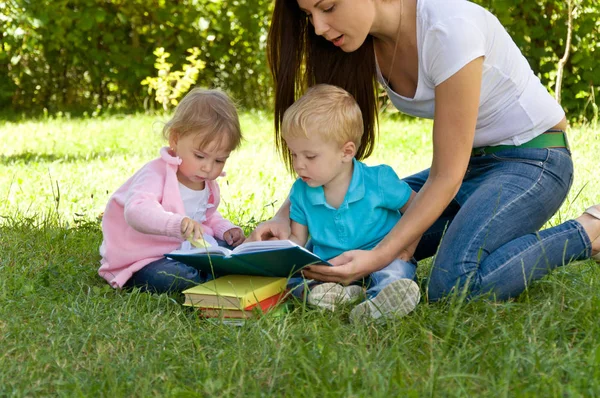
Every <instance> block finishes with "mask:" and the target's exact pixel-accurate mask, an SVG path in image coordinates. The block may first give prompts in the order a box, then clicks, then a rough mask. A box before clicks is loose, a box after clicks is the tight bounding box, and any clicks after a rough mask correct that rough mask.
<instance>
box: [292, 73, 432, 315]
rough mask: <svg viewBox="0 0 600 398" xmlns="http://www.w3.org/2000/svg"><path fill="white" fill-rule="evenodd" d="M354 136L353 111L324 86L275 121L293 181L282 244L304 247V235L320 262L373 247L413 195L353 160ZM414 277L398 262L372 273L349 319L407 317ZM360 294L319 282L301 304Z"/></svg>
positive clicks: (380, 169) (357, 126) (415, 297)
mask: <svg viewBox="0 0 600 398" xmlns="http://www.w3.org/2000/svg"><path fill="white" fill-rule="evenodd" d="M362 134H363V119H362V114H361V111H360V108H359V106H358V104H357V103H356V101H355V100H354V98H353V97H352V96H351V95H350V94H349V93H348V92H346V91H344V90H343V89H341V88H338V87H335V86H331V85H325V84H322V85H316V86H314V87H311V88H310V89H309V90H308V91H307V92H306V94H305V95H304V96H302V97H301V98H300V99H299V100H298V101H296V102H295V103H294V104H293V105H292V106H290V107H289V108H288V109H287V111H286V112H285V114H284V117H283V121H282V138H283V140H284V141H285V148H286V149H287V150H288V151H289V152H288V154H287V155H289V156H291V160H292V165H293V168H294V171H295V172H296V173H297V174H298V177H299V178H298V179H297V180H296V182H295V183H294V185H293V187H292V190H291V193H290V202H291V208H290V218H291V231H292V235H291V237H290V239H291V240H292V241H294V242H296V243H298V244H300V245H305V244H306V243H307V240H308V237H309V236H310V239H311V243H312V246H313V251H314V253H315V254H317V255H319V256H320V257H321V258H323V259H325V260H329V259H331V258H333V257H336V256H338V255H340V254H342V253H343V252H345V251H348V250H355V249H360V250H370V249H372V248H373V247H375V246H376V245H377V244H378V243H379V242H380V241H381V240H382V239H383V238H384V237H385V236H386V235H387V233H388V232H389V231H390V230H391V229H392V228H393V227H394V225H395V224H396V223H397V222H398V220H399V219H400V216H401V212H403V211H404V210H405V209H406V208H408V206H409V205H410V203H411V200H412V198H413V196H414V195H415V193H414V192H413V191H412V190H411V188H410V187H409V186H408V184H406V183H405V182H404V181H402V180H400V179H399V178H398V176H397V175H396V173H395V172H394V171H393V170H392V168H391V167H389V166H386V165H380V166H373V167H369V166H367V165H365V164H364V163H361V162H359V161H357V160H356V159H355V158H354V156H355V155H356V152H357V149H358V148H359V146H360V142H361V137H362ZM415 244H416V242H415ZM415 272H416V263H412V262H406V261H402V260H400V259H396V260H394V261H393V262H392V263H391V264H389V265H388V266H387V267H385V268H383V269H381V270H379V271H376V272H373V273H372V274H371V275H370V276H369V278H368V279H369V280H368V281H367V291H366V296H367V299H366V300H365V301H363V302H362V303H360V304H358V305H357V306H356V307H354V308H353V309H352V311H351V313H350V318H351V320H354V321H356V320H359V319H363V318H366V319H376V318H380V317H389V316H403V315H406V314H407V313H409V312H411V311H412V310H413V309H414V308H415V307H416V305H417V303H418V302H419V299H420V292H419V287H418V286H417V284H416V283H415V282H414V280H413V279H414V277H415ZM362 292H363V289H362V287H360V286H356V285H350V286H345V287H344V286H342V285H339V284H336V283H323V284H319V285H317V286H315V287H313V288H312V289H311V290H310V292H309V294H308V302H309V303H310V304H313V305H317V306H320V307H323V308H327V309H330V310H334V309H335V307H336V305H337V304H340V303H346V302H352V301H355V300H357V299H358V298H360V297H361V296H362Z"/></svg>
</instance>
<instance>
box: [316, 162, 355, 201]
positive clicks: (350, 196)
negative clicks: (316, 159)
mask: <svg viewBox="0 0 600 398" xmlns="http://www.w3.org/2000/svg"><path fill="white" fill-rule="evenodd" d="M352 164H353V166H354V167H353V170H352V179H351V180H350V185H349V186H348V192H346V197H345V198H344V202H343V203H342V206H344V204H347V203H352V202H356V201H358V200H361V199H362V198H363V197H364V196H365V181H364V172H363V167H364V164H363V163H361V162H359V161H357V160H356V159H355V158H354V159H352ZM306 195H307V198H308V200H309V202H310V204H312V205H326V204H327V201H326V200H325V191H324V190H323V186H320V187H314V188H312V187H307V190H306ZM340 207H341V206H340Z"/></svg>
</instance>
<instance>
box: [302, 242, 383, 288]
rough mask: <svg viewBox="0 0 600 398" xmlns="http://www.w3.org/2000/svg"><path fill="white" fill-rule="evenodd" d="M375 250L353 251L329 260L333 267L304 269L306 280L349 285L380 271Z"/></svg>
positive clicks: (324, 266) (312, 266)
mask: <svg viewBox="0 0 600 398" xmlns="http://www.w3.org/2000/svg"><path fill="white" fill-rule="evenodd" d="M375 257H376V255H375V253H374V251H373V250H368V251H367V250H351V251H348V252H345V253H342V254H340V255H339V256H337V257H335V258H333V259H331V260H329V262H330V263H331V265H333V267H329V266H327V265H311V266H309V267H306V268H304V270H303V271H302V274H303V275H304V277H305V278H308V279H315V280H318V281H322V282H337V283H341V284H343V285H348V284H350V283H352V282H354V281H356V280H359V279H361V278H364V277H366V276H368V275H369V274H370V273H372V272H374V271H376V270H378V269H379V268H378V267H377V266H376V264H377V261H376V259H375Z"/></svg>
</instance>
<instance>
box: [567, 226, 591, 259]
mask: <svg viewBox="0 0 600 398" xmlns="http://www.w3.org/2000/svg"><path fill="white" fill-rule="evenodd" d="M572 221H573V223H574V224H575V228H576V229H577V232H579V236H580V237H581V240H583V243H584V246H585V251H586V253H585V256H586V257H587V258H590V257H592V240H591V239H590V237H589V236H588V234H587V232H585V228H583V225H581V223H580V222H579V221H577V220H572Z"/></svg>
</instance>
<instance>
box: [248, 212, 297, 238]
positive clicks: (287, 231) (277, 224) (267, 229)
mask: <svg viewBox="0 0 600 398" xmlns="http://www.w3.org/2000/svg"><path fill="white" fill-rule="evenodd" d="M291 233H292V230H291V227H290V219H289V218H285V217H273V218H272V219H270V220H268V221H265V222H263V223H260V224H258V226H257V227H256V229H255V230H254V231H252V233H251V234H250V236H249V237H248V241H256V240H281V239H289V238H290V235H291Z"/></svg>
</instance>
